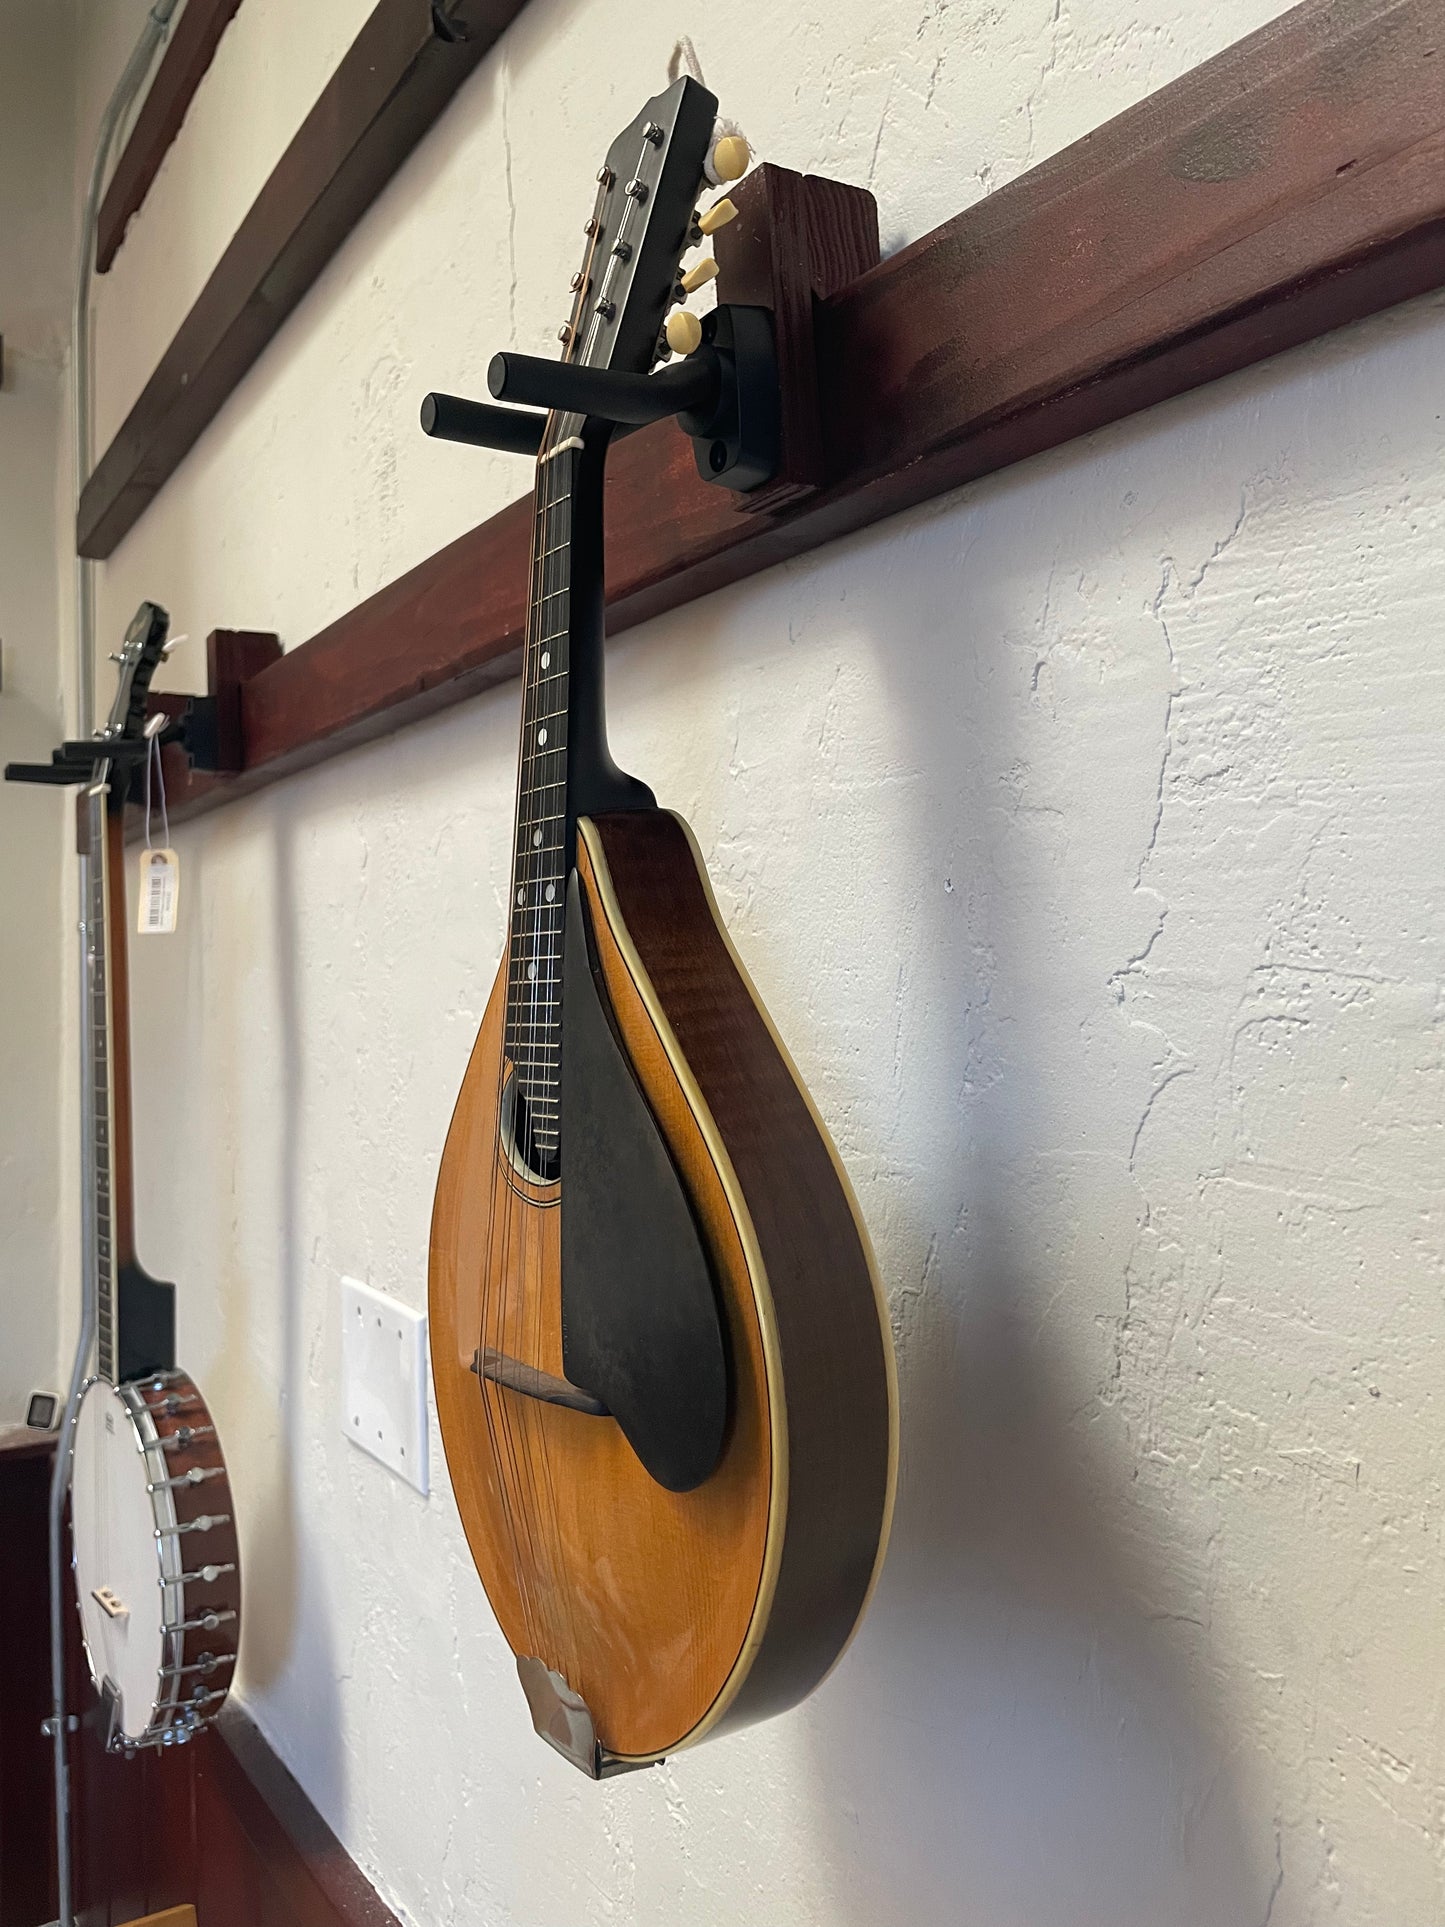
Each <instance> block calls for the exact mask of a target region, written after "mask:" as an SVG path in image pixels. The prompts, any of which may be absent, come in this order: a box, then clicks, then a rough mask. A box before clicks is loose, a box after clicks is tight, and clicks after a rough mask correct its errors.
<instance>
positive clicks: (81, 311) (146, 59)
mask: <svg viewBox="0 0 1445 1927" xmlns="http://www.w3.org/2000/svg"><path fill="white" fill-rule="evenodd" d="M179 3H180V0H155V4H154V5H153V6H152V8H151V10H150V12H149V13H148V14H147V15H146V17H145V23H144V25H143V26H142V28H141V31H140V36H139V38H138V39H137V41H136V44H135V50H134V51H133V53H132V54H131V57H130V59H129V60H128V61H127V62H126V65H125V69H124V71H123V72H122V74H121V76H120V79H119V80H118V81H117V82H116V84H115V89H114V91H113V93H112V94H111V97H110V100H109V102H108V104H107V106H106V110H105V113H104V115H103V116H102V118H101V123H100V132H99V134H98V136H97V138H96V143H95V159H94V160H93V162H92V163H91V169H90V184H89V186H88V188H87V190H86V196H85V207H84V209H83V211H82V214H81V221H80V252H79V259H78V262H77V265H76V281H75V308H74V311H73V315H72V325H71V340H70V361H71V384H72V386H71V402H72V419H73V426H74V432H75V445H74V452H75V500H76V506H77V508H78V507H79V503H80V494H81V490H82V489H83V488H84V487H85V484H86V482H87V481H88V480H89V478H90V469H91V460H92V444H91V398H92V369H91V336H90V282H91V276H92V274H93V273H94V270H95V230H96V222H97V220H98V218H99V214H100V199H101V195H102V193H103V192H104V189H105V181H106V176H107V174H108V173H109V171H110V160H111V154H112V150H113V149H114V147H115V143H116V139H117V136H118V135H119V133H120V130H121V128H122V126H123V125H124V124H125V119H126V116H127V114H128V113H129V112H130V109H131V107H132V105H133V104H134V102H135V99H136V96H137V94H139V92H140V90H141V86H142V84H143V83H144V81H145V78H146V75H147V74H148V73H149V72H150V69H151V62H152V61H153V60H154V59H155V55H156V50H157V49H158V48H159V47H160V45H161V43H162V42H163V41H164V39H165V37H166V33H167V30H168V28H169V26H170V21H171V16H172V14H173V13H174V12H175V11H176V8H177V6H178V5H179ZM94 728H95V565H94V563H92V562H89V561H87V560H86V559H85V558H84V557H83V556H79V555H77V557H76V563H75V732H74V734H75V738H76V740H84V738H85V737H87V736H89V735H91V734H92V733H93V731H94ZM79 868H80V922H79V926H78V931H79V939H80V956H79V980H80V1040H81V1078H80V1130H81V1144H80V1181H81V1299H80V1330H79V1332H78V1333H77V1335H76V1342H75V1358H74V1360H73V1362H72V1364H71V1368H70V1386H69V1391H68V1393H67V1396H66V1401H65V1415H64V1417H63V1419H62V1420H61V1427H60V1434H59V1437H58V1438H57V1440H56V1449H55V1465H54V1468H53V1470H52V1472H51V1475H50V1691H51V1719H50V1734H51V1741H52V1744H53V1745H54V1748H55V1851H56V1887H57V1893H58V1898H59V1904H60V1917H59V1920H58V1922H57V1923H56V1927H75V1903H74V1894H73V1892H72V1881H71V1865H70V1760H69V1751H68V1749H69V1734H70V1717H69V1714H68V1711H67V1708H66V1704H65V1699H66V1694H65V1614H64V1582H65V1500H66V1495H67V1493H68V1491H69V1488H70V1455H71V1450H72V1446H73V1442H74V1437H75V1417H76V1413H77V1411H78V1409H79V1406H80V1396H81V1392H82V1390H83V1389H84V1386H85V1379H86V1373H87V1371H88V1369H89V1365H90V1354H91V1348H92V1346H93V1345H94V1343H95V1327H96V1318H97V1302H96V1301H97V1294H98V1284H99V1281H98V1279H97V1276H96V1267H95V1176H96V1173H95V1092H94V1089H93V1087H92V1083H91V1077H90V1066H89V1063H88V1062H87V1059H86V1053H85V1040H86V1038H87V1036H88V1034H89V1028H90V976H91V965H92V958H91V932H90V927H89V924H90V916H89V905H90V859H89V857H87V856H84V855H82V856H81V858H80V862H79Z"/></svg>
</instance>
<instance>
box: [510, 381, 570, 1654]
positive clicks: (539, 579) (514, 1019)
mask: <svg viewBox="0 0 1445 1927" xmlns="http://www.w3.org/2000/svg"><path fill="white" fill-rule="evenodd" d="M557 432H558V422H557V417H555V416H552V417H550V418H549V421H548V432H547V447H546V451H545V454H544V459H543V463H542V466H541V470H540V473H539V475H538V478H537V506H536V513H535V522H534V559H533V573H532V583H531V590H532V593H531V599H530V605H529V609H528V623H529V629H530V632H531V633H530V637H529V646H528V650H527V675H526V679H525V682H524V686H523V692H522V743H521V751H520V754H519V758H518V779H517V780H518V810H517V837H518V848H517V853H516V868H515V872H514V879H513V880H514V882H515V883H516V885H517V888H518V890H519V891H520V893H521V896H522V901H521V903H516V902H514V903H513V904H512V905H511V906H510V917H511V922H512V929H513V932H514V935H513V939H512V942H511V945H510V950H509V956H508V965H507V970H508V976H507V1015H508V1031H509V1033H510V1035H511V1038H512V1040H513V1042H514V1044H515V1045H516V1046H517V1047H518V1048H517V1050H516V1054H514V1056H513V1059H512V1080H513V1082H512V1088H513V1095H514V1103H513V1116H514V1120H515V1121H517V1122H520V1124H521V1127H522V1129H521V1133H520V1134H519V1135H520V1137H521V1142H520V1144H519V1149H520V1151H521V1153H522V1158H523V1162H524V1163H525V1164H526V1166H527V1167H528V1168H529V1169H531V1168H532V1166H533V1165H534V1162H535V1154H536V1142H535V1133H534V1128H533V1120H532V1113H531V1105H530V1096H529V1086H530V1078H529V1076H528V1075H527V1074H526V1072H527V1068H528V1067H527V1066H526V1065H524V1062H523V1056H524V1050H523V1047H524V1045H525V1042H526V1039H525V1033H524V1031H523V1029H522V1026H521V1023H520V1019H521V1016H522V983H523V970H524V967H525V958H526V945H527V898H528V895H529V894H530V893H531V886H532V884H533V882H534V878H533V857H532V854H531V852H532V850H533V847H534V845H533V841H532V834H531V832H532V830H533V828H534V825H533V823H532V821H531V819H532V816H533V806H531V805H529V801H528V797H529V788H530V784H529V777H530V775H531V755H530V748H529V745H530V741H531V737H532V735H533V732H534V731H535V728H536V716H537V708H538V702H539V696H540V692H539V687H538V680H539V676H540V673H541V663H540V657H541V652H542V644H541V641H540V636H541V634H542V631H543V621H542V610H543V608H544V606H545V603H544V597H545V589H546V583H547V576H548V560H549V558H548V551H549V549H550V548H551V546H552V518H553V495H554V489H555V468H556V462H555V459H554V456H553V448H554V446H555V442H556V437H557ZM525 1055H526V1056H527V1057H528V1058H529V1057H530V1055H531V1053H530V1052H529V1051H528V1052H525ZM515 1194H516V1186H515V1184H514V1183H513V1182H512V1178H511V1173H510V1171H509V1173H508V1183H507V1202H506V1206H505V1212H506V1222H505V1230H504V1236H503V1266H502V1281H503V1282H502V1289H503V1301H502V1302H503V1318H502V1325H503V1339H504V1341H505V1339H506V1338H507V1337H509V1336H510V1335H511V1331H512V1323H513V1320H512V1315H511V1310H510V1299H511V1292H512V1281H513V1274H514V1271H515V1272H516V1274H517V1282H518V1286H519V1289H520V1293H521V1304H520V1313H521V1316H520V1320H519V1323H520V1327H521V1329H520V1331H519V1333H518V1340H517V1343H516V1345H515V1353H516V1355H517V1356H519V1357H522V1358H524V1359H525V1358H526V1356H527V1353H528V1350H529V1347H528V1344H527V1342H526V1310H527V1303H528V1286H529V1279H528V1275H527V1274H528V1269H529V1265H528V1245H529V1239H528V1235H527V1234H528V1229H529V1225H530V1219H531V1214H530V1212H529V1211H521V1210H520V1209H519V1207H518V1205H517V1202H516V1195H515ZM514 1230H515V1231H516V1234H517V1239H518V1244H519V1247H520V1248H519V1249H518V1250H517V1251H515V1252H514V1251H513V1248H512V1234H513V1231H514ZM532 1295H534V1296H535V1295H536V1294H532ZM498 1349H499V1350H508V1349H512V1348H511V1347H509V1346H507V1345H506V1343H505V1342H503V1343H502V1344H501V1345H499V1347H498ZM500 1405H501V1410H502V1412H503V1415H504V1424H505V1428H506V1435H507V1440H508V1446H509V1454H510V1459H511V1466H512V1472H513V1476H514V1478H515V1479H516V1482H517V1488H518V1490H517V1501H518V1504H519V1506H520V1507H521V1509H522V1513H523V1517H524V1518H525V1520H526V1527H527V1541H528V1552H529V1559H530V1566H531V1572H530V1573H529V1574H528V1578H529V1580H531V1581H532V1582H534V1587H535V1585H536V1584H537V1583H540V1587H541V1590H540V1595H539V1596H538V1597H537V1598H536V1601H535V1606H536V1610H535V1611H534V1615H533V1632H532V1639H533V1645H534V1650H535V1651H536V1652H537V1654H538V1657H540V1658H543V1659H545V1660H546V1661H547V1663H548V1664H549V1665H550V1664H553V1663H554V1660H553V1654H552V1650H551V1649H552V1647H553V1644H554V1641H553V1637H552V1628H551V1625H550V1623H549V1622H550V1618H551V1615H550V1613H549V1612H548V1610H547V1600H548V1595H549V1594H550V1592H551V1591H552V1588H551V1587H549V1586H547V1585H546V1584H545V1575H544V1574H543V1572H542V1561H541V1559H540V1557H539V1547H538V1534H539V1533H540V1530H541V1528H542V1525H543V1520H542V1518H541V1516H540V1508H539V1507H538V1505H537V1481H536V1476H535V1470H534V1463H533V1461H534V1457H535V1454H534V1451H533V1443H532V1430H533V1414H532V1412H531V1410H530V1401H527V1400H524V1399H520V1398H519V1397H518V1395H517V1394H515V1393H508V1392H506V1391H505V1390H503V1391H501V1393H500Z"/></svg>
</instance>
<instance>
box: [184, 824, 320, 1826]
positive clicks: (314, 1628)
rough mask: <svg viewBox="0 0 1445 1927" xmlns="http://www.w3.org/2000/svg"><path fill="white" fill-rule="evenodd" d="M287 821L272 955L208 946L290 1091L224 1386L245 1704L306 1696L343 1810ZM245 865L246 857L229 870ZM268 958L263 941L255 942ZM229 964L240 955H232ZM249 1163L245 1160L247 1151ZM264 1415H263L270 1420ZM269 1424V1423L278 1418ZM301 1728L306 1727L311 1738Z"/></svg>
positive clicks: (284, 1090)
mask: <svg viewBox="0 0 1445 1927" xmlns="http://www.w3.org/2000/svg"><path fill="white" fill-rule="evenodd" d="M274 821H275V827H276V835H275V841H274V843H273V845H272V849H273V852H274V859H273V860H274V868H273V871H272V890H273V901H272V905H271V916H270V919H269V922H270V932H271V953H270V956H269V957H267V958H265V961H264V963H263V962H262V959H261V957H260V956H259V955H258V956H254V957H252V958H247V957H246V956H245V955H244V944H243V943H238V942H237V941H236V938H237V934H238V933H237V930H236V929H233V930H232V931H231V932H230V933H229V935H228V934H227V933H225V932H221V931H217V930H214V929H213V930H210V931H208V932H207V938H206V947H207V949H208V950H209V951H211V952H213V953H214V954H215V955H216V956H217V957H219V958H220V959H222V960H223V961H222V964H221V967H220V969H219V970H218V971H217V976H218V978H219V981H220V984H221V985H223V986H224V988H225V991H226V993H228V994H229V997H230V999H231V1000H233V1002H232V1009H231V1011H230V1013H229V1018H230V1021H229V1022H227V1021H226V1017H227V1015H228V1013H227V1012H225V1010H224V1009H218V1008H217V1005H218V1004H219V1003H220V1001H221V1000H220V999H219V998H216V997H214V996H213V997H212V998H211V999H208V1000H206V1001H207V1008H208V1011H209V1017H208V1022H212V1023H213V1024H214V1027H215V1030H216V1031H217V1032H221V1033H222V1034H224V1035H226V1036H227V1037H228V1038H230V1039H233V1040H236V1042H237V1045H238V1046H239V1047H241V1048H244V1041H243V1040H244V1039H245V1038H246V1037H247V1036H248V1034H249V1033H250V1031H251V1029H252V1027H253V1026H254V1025H255V1023H256V1021H257V1017H256V1013H255V1012H254V1011H252V1012H251V1013H250V1014H249V1018H248V1016H247V1014H246V1013H245V1012H244V1011H243V1009H242V1008H241V1007H240V1006H241V1003H242V1001H243V1000H244V996H245V986H246V982H247V978H248V976H252V977H253V978H254V979H255V980H256V981H257V982H261V983H267V984H271V983H274V984H275V986H276V996H277V1006H276V1012H275V1019H276V1028H277V1038H276V1044H277V1049H276V1052H275V1061H277V1062H278V1063H279V1064H280V1065H281V1066H282V1081H281V1085H280V1088H279V1089H278V1090H276V1091H275V1092H274V1093H273V1094H272V1096H271V1102H270V1106H269V1115H268V1116H267V1117H266V1119H265V1123H266V1125H267V1126H268V1127H269V1131H270V1135H269V1136H268V1137H266V1138H265V1139H262V1140H260V1141H259V1142H258V1147H257V1148H258V1158H259V1159H266V1158H273V1159H274V1161H275V1162H274V1169H275V1176H274V1180H273V1181H272V1182H271V1183H257V1184H255V1185H253V1186H251V1187H246V1186H244V1185H243V1184H242V1183H241V1181H240V1177H239V1174H238V1175H237V1177H236V1179H235V1181H234V1182H233V1183H232V1186H231V1190H230V1194H229V1197H228V1199H227V1203H228V1205H229V1207H230V1209H231V1210H232V1211H234V1210H235V1208H236V1202H237V1199H238V1197H240V1196H242V1195H245V1193H246V1191H247V1190H248V1189H250V1190H251V1191H253V1192H255V1193H257V1194H259V1195H261V1196H263V1197H265V1196H272V1195H274V1196H275V1197H276V1199H277V1200H278V1204H279V1210H278V1212H277V1219H276V1227H275V1232H274V1236H273V1239H272V1240H271V1241H269V1242H270V1249H271V1251H272V1252H273V1253H274V1262H275V1265H276V1275H275V1276H274V1278H266V1279H263V1280H262V1281H261V1285H260V1290H259V1292H254V1293H253V1287H252V1284H251V1282H250V1281H249V1280H248V1279H247V1278H246V1277H245V1276H244V1273H243V1266H242V1263H241V1262H239V1261H238V1259H237V1257H236V1254H237V1253H238V1252H240V1251H242V1250H244V1249H245V1248H246V1247H248V1246H254V1244H255V1242H256V1240H255V1239H254V1238H253V1237H247V1236H246V1235H245V1234H244V1232H243V1230H242V1228H240V1227H236V1229H235V1231H234V1232H233V1233H232V1234H230V1235H227V1236H226V1237H225V1238H224V1239H223V1244H222V1263H223V1264H229V1265H231V1266H233V1267H234V1269H233V1270H232V1272H231V1276H230V1277H229V1278H228V1279H225V1280H223V1281H222V1304H223V1308H224V1310H223V1315H224V1327H223V1334H222V1339H221V1344H220V1347H219V1350H218V1362H217V1377H218V1379H220V1380H221V1381H222V1382H223V1389H224V1397H225V1401H226V1404H227V1406H228V1407H229V1408H230V1409H232V1410H235V1411H238V1412H240V1413H243V1414H244V1416H243V1417H242V1418H241V1419H240V1422H239V1423H238V1424H237V1425H236V1426H235V1427H234V1428H232V1431H231V1434H230V1436H232V1437H234V1438H236V1439H237V1440H238V1442H240V1443H241V1445H242V1448H243V1452H244V1457H241V1456H240V1455H237V1456H236V1458H235V1459H233V1461H232V1468H231V1469H232V1479H233V1483H234V1485H235V1487H236V1493H237V1509H238V1513H239V1515H240V1524H241V1530H242V1572H241V1577H242V1584H243V1587H244V1598H243V1608H242V1645H241V1667H240V1672H239V1676H238V1689H239V1697H241V1698H242V1699H243V1700H244V1701H245V1703H246V1705H247V1707H248V1710H250V1711H251V1712H252V1714H253V1715H255V1716H257V1718H258V1721H259V1723H260V1724H261V1726H262V1728H263V1730H264V1729H265V1728H266V1726H267V1724H268V1722H267V1721H266V1718H265V1708H266V1702H267V1700H268V1699H269V1698H270V1697H271V1696H272V1695H274V1694H276V1693H278V1692H284V1693H285V1694H286V1695H287V1696H288V1698H293V1699H299V1700H300V1701H301V1702H302V1703H303V1704H304V1706H305V1718H304V1720H303V1721H301V1722H299V1723H298V1728H299V1730H302V1731H304V1732H305V1733H306V1734H307V1736H308V1745H307V1755H306V1758H305V1759H304V1760H293V1759H288V1762H287V1763H288V1765H290V1766H291V1768H292V1770H293V1771H295V1772H296V1774H297V1776H298V1778H300V1780H301V1781H302V1783H303V1785H305V1786H306V1788H307V1789H308V1791H309V1792H310V1794H311V1796H312V1798H313V1799H314V1800H315V1801H316V1802H317V1804H318V1805H319V1806H320V1807H321V1808H322V1810H323V1811H324V1812H326V1813H328V1814H330V1815H333V1816H335V1815H339V1814H341V1813H342V1812H344V1809H345V1795H346V1786H345V1772H344V1765H343V1759H342V1752H341V1746H340V1735H341V1714H340V1697H339V1694H338V1691H337V1677H336V1676H337V1671H338V1664H337V1661H336V1658H335V1655H334V1652H333V1650H332V1646H331V1641H330V1637H329V1622H328V1619H327V1616H326V1613H325V1610H324V1606H325V1584H324V1579H323V1578H322V1576H321V1575H319V1574H317V1573H315V1572H313V1571H308V1572H307V1573H306V1575H305V1577H304V1590H305V1592H306V1594H307V1595H308V1596H309V1597H310V1600H311V1606H310V1609H309V1610H308V1612H307V1613H306V1614H305V1615H303V1614H302V1612H301V1600H302V1593H303V1574H302V1571H301V1566H302V1558H303V1546H302V1536H301V1523H300V1519H299V1516H298V1505H297V1491H298V1483H299V1474H300V1468H301V1467H302V1465H303V1464H304V1462H305V1442H304V1438H303V1417H304V1393H305V1336H304V1324H303V1299H304V1293H305V1288H306V1265H305V1257H304V1252H303V1249H302V1238H301V1230H300V1220H301V1202H302V1185H303V1183H304V1181H305V1166H304V1152H303V1145H302V1136H303V1131H302V1102H303V1096H302V1065H303V1061H304V1060H303V1049H304V1045H303V1039H304V1036H305V1029H306V1026H305V1016H304V1012H303V1010H302V999H301V987H300V973H301V970H302V968H303V964H302V961H301V952H300V946H299V938H298V930H297V917H296V879H295V861H294V854H293V849H292V838H293V837H294V834H295V832H294V829H293V828H292V827H291V825H290V823H289V822H288V820H287V819H286V817H285V815H284V813H282V812H280V811H277V812H275V813H274ZM226 868H227V870H228V871H230V870H233V869H234V863H229V864H227V866H226ZM227 907H228V909H229V910H230V911H232V913H233V914H235V916H236V922H237V924H238V925H239V926H242V930H241V934H242V936H244V925H245V923H246V918H245V916H244V915H243V914H239V913H238V912H237V906H236V905H235V903H234V901H233V900H229V899H228V900H227ZM256 948H257V950H258V951H259V950H260V945H257V946H256ZM225 960H229V961H225ZM241 1088H243V1083H242V1080H241V1079H240V1078H239V1076H238V1075H237V1073H236V1072H235V1071H234V1070H233V1071H232V1075H231V1080H230V1095H231V1104H230V1105H229V1106H226V1105H225V1103H224V1093H223V1108H228V1109H230V1110H231V1111H232V1115H233V1116H234V1114H235V1094H236V1093H237V1092H238V1091H239V1090H240V1089H241ZM239 1155H244V1152H239ZM272 1304H274V1305H275V1306H276V1307H277V1308H278V1310H279V1320H278V1327H277V1329H276V1331H275V1336H274V1346H275V1352H274V1358H275V1365H274V1372H275V1376H274V1378H272V1377H270V1376H268V1374H267V1373H266V1371H265V1370H263V1369H262V1367H261V1366H260V1365H259V1364H258V1360H257V1350H256V1343H255V1336H254V1332H253V1322H254V1321H256V1320H258V1319H259V1320H261V1321H265V1320H266V1318H267V1317H268V1314H269V1307H270V1305H272ZM262 1415H264V1416H262ZM268 1421H269V1422H268ZM298 1728H293V1731H294V1730H298Z"/></svg>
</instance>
